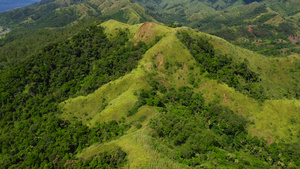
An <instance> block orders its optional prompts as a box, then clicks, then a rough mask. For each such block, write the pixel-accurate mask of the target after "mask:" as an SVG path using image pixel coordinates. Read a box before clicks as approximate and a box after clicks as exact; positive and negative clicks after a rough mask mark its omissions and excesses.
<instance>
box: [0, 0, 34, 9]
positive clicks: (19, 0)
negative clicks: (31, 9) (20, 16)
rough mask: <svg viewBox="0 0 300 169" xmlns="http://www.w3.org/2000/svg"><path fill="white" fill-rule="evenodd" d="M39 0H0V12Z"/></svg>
mask: <svg viewBox="0 0 300 169" xmlns="http://www.w3.org/2000/svg"><path fill="white" fill-rule="evenodd" d="M38 1H40V0H0V12H5V11H7V10H10V9H14V8H19V7H24V6H27V5H30V4H32V3H35V2H38Z"/></svg>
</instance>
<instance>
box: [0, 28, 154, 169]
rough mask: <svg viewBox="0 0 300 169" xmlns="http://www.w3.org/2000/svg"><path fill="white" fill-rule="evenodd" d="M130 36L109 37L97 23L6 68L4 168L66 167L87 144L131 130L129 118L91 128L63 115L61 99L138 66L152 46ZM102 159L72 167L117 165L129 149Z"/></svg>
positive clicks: (3, 78) (88, 90)
mask: <svg viewBox="0 0 300 169" xmlns="http://www.w3.org/2000/svg"><path fill="white" fill-rule="evenodd" d="M127 35H128V32H126V31H121V30H120V31H119V33H118V34H117V35H116V37H114V38H112V39H108V38H107V35H106V34H105V33H104V29H103V28H102V27H100V26H96V25H92V26H90V27H89V28H88V29H83V30H81V31H80V32H78V33H77V35H75V36H73V37H72V38H71V39H69V40H66V41H63V42H60V43H53V44H49V45H48V46H47V47H45V48H44V49H43V51H42V52H41V53H39V54H37V55H34V56H32V57H29V58H26V59H25V60H24V61H22V62H19V63H17V64H16V65H14V67H11V68H9V69H7V70H5V71H2V72H1V76H0V77H1V80H0V82H1V83H0V84H1V87H0V90H1V91H0V93H1V95H0V96H1V97H0V98H1V99H0V100H1V101H0V102H1V106H0V109H1V110H0V112H1V114H0V117H1V124H0V125H1V137H0V138H1V139H0V143H1V152H0V153H1V155H0V156H1V160H0V163H1V167H3V168H8V167H14V168H15V167H20V168H27V167H29V168H40V167H46V168H47V167H48V168H53V167H55V168H57V167H58V168H61V167H63V166H64V164H65V163H66V162H67V161H68V160H75V159H76V158H75V157H74V154H75V153H77V152H79V151H81V150H82V149H83V148H85V147H87V146H89V145H91V144H92V143H96V142H97V143H99V142H102V141H104V140H105V141H109V140H111V139H114V138H116V137H118V136H121V135H122V134H123V133H124V132H125V131H126V130H127V129H128V127H129V126H128V125H127V124H125V123H124V121H119V122H117V121H111V122H109V123H104V124H99V125H98V126H97V127H95V128H92V129H90V128H88V127H87V126H85V125H82V123H81V122H79V121H78V122H72V123H70V122H68V121H62V120H61V119H59V118H58V117H57V114H59V113H60V110H59V109H58V108H57V105H58V103H60V102H61V101H63V100H65V99H67V98H69V97H74V96H76V95H86V94H89V93H91V92H93V91H94V90H95V89H97V88H98V87H99V86H101V85H103V84H104V83H107V82H109V81H111V80H114V79H116V78H118V77H120V76H123V75H124V74H125V73H126V72H128V71H131V70H132V69H133V68H135V67H136V65H137V61H138V60H139V59H140V58H141V57H142V55H143V53H144V52H145V51H147V49H148V48H149V46H147V45H146V44H144V43H142V42H140V43H138V45H136V46H134V45H133V44H132V43H129V42H128V37H127ZM99 68H101V69H99ZM111 156H113V157H115V156H119V157H120V158H119V159H115V158H112V157H111ZM98 157H99V158H100V157H101V158H100V159H101V160H100V161H99V160H98V161H97V160H96V161H91V164H87V162H86V161H82V160H75V161H77V163H75V164H70V165H78V166H87V165H90V166H91V168H93V166H94V164H97V165H98V166H101V165H103V166H104V167H113V166H111V165H115V166H114V167H116V166H119V165H121V164H123V163H124V161H125V159H124V158H125V157H126V153H124V152H123V151H121V150H116V151H115V154H110V153H106V154H99V156H97V158H98ZM102 157H103V158H102ZM80 161H81V162H80ZM112 161H114V162H112ZM114 167H113V168H114Z"/></svg>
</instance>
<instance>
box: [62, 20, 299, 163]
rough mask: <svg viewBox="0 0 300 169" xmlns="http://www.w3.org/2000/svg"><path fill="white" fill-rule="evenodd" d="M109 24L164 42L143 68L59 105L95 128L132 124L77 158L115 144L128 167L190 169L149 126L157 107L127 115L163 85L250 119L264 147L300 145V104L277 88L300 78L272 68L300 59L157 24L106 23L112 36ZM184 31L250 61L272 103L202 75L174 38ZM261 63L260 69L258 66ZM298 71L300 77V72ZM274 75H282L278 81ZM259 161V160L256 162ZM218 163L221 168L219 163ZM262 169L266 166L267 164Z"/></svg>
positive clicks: (141, 63) (67, 117)
mask: <svg viewBox="0 0 300 169" xmlns="http://www.w3.org/2000/svg"><path fill="white" fill-rule="evenodd" d="M111 25H122V26H121V27H122V28H123V29H126V28H128V29H129V30H131V32H133V33H132V36H131V37H132V41H136V40H137V39H139V35H138V34H140V32H142V31H141V29H145V25H148V27H151V28H153V29H154V30H153V29H150V28H148V29H146V32H145V34H147V33H149V32H147V31H150V32H153V33H149V35H150V36H149V37H148V38H149V39H146V42H147V41H148V43H151V42H149V41H151V35H152V36H154V35H157V36H159V35H163V38H162V39H161V40H160V41H159V42H158V43H157V44H156V45H154V46H153V47H152V48H151V49H149V50H148V51H147V52H146V53H145V55H144V56H143V58H142V60H140V61H139V66H138V68H137V69H136V70H134V71H132V72H131V73H129V74H127V75H125V76H124V77H122V78H120V79H118V80H116V81H113V82H110V83H108V84H106V85H104V86H102V87H101V88H99V89H98V90H97V91H96V92H94V93H93V94H90V95H88V96H86V97H78V98H73V99H69V100H67V101H65V102H63V103H61V104H60V106H61V109H62V110H63V112H64V113H63V114H62V115H60V117H61V118H62V119H64V120H72V119H79V120H81V121H82V122H83V123H84V124H87V125H88V126H90V127H92V126H94V125H95V124H96V123H97V122H98V123H103V122H107V121H109V120H120V119H122V118H125V121H126V122H127V123H128V124H131V125H132V127H131V129H129V130H128V131H127V133H126V135H124V136H122V137H121V138H119V139H117V140H114V141H112V142H108V143H105V144H95V145H93V146H91V147H89V148H87V149H85V150H84V151H82V152H81V153H79V154H78V155H77V157H79V158H83V159H88V158H89V157H93V155H96V154H97V153H99V152H104V151H110V150H111V149H113V148H114V147H115V146H119V147H121V148H122V150H124V151H125V152H126V153H127V154H128V160H129V161H128V164H126V165H125V167H129V168H152V167H153V166H155V167H158V168H185V167H188V166H187V165H186V163H184V162H182V161H181V162H180V160H179V161H177V160H175V159H173V157H171V155H170V153H171V154H172V153H174V152H172V151H173V150H172V148H170V147H168V146H167V145H165V143H164V142H162V143H161V142H160V141H159V140H155V138H153V137H152V136H151V135H152V134H151V133H152V129H151V127H149V120H150V119H151V118H157V117H161V116H162V114H161V108H159V106H154V107H153V105H152V104H150V105H152V106H150V105H149V104H148V106H142V107H140V108H138V109H137V112H136V113H135V114H134V115H132V116H130V115H128V112H130V111H132V108H133V107H135V105H136V104H135V103H137V102H138V100H139V95H138V93H140V90H141V89H145V90H147V89H150V88H152V90H153V88H156V87H155V83H156V85H158V90H160V86H163V87H165V88H166V89H167V90H171V89H172V88H175V89H178V88H180V87H182V86H190V87H191V88H192V89H193V91H194V92H201V93H203V97H204V99H205V102H206V103H220V104H221V105H223V106H226V107H228V108H229V109H231V110H232V111H233V112H234V113H235V114H237V115H241V116H243V117H245V118H247V119H248V120H249V121H250V123H249V124H247V131H248V132H249V134H251V135H252V136H257V137H259V138H263V139H265V140H266V144H269V145H273V144H272V143H277V144H278V143H285V144H288V143H289V144H292V143H297V141H298V140H299V134H298V133H299V132H300V131H299V124H298V123H297V121H298V120H299V113H298V112H299V108H300V107H299V106H300V105H299V104H300V102H299V100H296V98H294V97H293V96H291V99H290V100H287V99H288V97H286V96H284V95H283V93H281V91H280V90H278V88H277V87H278V86H280V88H281V89H282V90H286V87H287V86H284V85H283V83H280V82H278V81H277V80H278V79H280V78H284V77H285V78H291V79H293V78H297V77H299V76H293V75H292V76H293V77H289V76H290V74H285V73H282V74H281V73H280V72H281V71H284V70H281V69H279V68H278V70H277V69H276V66H274V67H273V66H271V65H272V64H288V63H290V62H291V63H294V62H298V59H299V55H295V56H291V57H290V58H289V62H288V63H287V59H280V60H278V59H277V60H273V59H269V58H266V57H263V56H261V55H257V54H255V53H253V52H251V51H249V50H245V49H242V48H239V47H236V46H233V45H232V44H229V43H228V42H226V41H224V40H222V39H220V38H217V37H214V36H209V35H207V34H204V33H200V32H195V31H192V30H190V29H188V28H176V29H173V28H167V27H162V26H159V25H156V26H153V25H152V24H149V23H147V24H144V25H134V26H129V25H124V24H121V23H118V22H115V21H109V22H106V23H103V26H104V27H105V28H106V29H107V30H106V31H107V32H110V34H114V32H115V31H114V27H113V26H111ZM138 28H139V29H138ZM181 31H190V34H191V35H194V36H199V37H202V38H205V39H208V40H209V42H211V43H212V44H213V46H214V50H216V51H217V53H218V54H220V55H221V54H222V55H226V56H227V57H232V58H233V62H239V61H241V60H244V59H245V58H247V59H248V62H247V65H248V66H249V69H251V70H252V71H255V72H257V73H259V74H260V77H261V79H262V80H261V82H259V83H261V85H262V86H264V87H265V88H269V90H272V91H277V92H274V93H273V92H266V94H267V95H268V97H269V98H270V99H271V98H272V100H266V101H263V102H261V101H258V100H256V99H253V98H251V97H248V96H246V95H244V94H242V93H241V92H238V91H236V90H235V89H233V88H231V87H229V86H228V85H227V84H224V83H218V82H217V80H214V79H211V78H208V77H209V76H207V74H206V73H204V74H203V73H201V71H200V67H199V66H197V65H198V63H197V61H196V60H195V59H194V57H193V56H192V55H191V53H190V52H189V51H188V49H187V48H186V47H185V45H183V44H182V43H181V41H180V40H179V39H178V38H177V36H176V33H177V32H181ZM134 32H137V33H134ZM183 56H184V57H183ZM260 65H261V68H259V67H260ZM292 65H293V64H292ZM294 66H295V65H294ZM291 67H292V66H291ZM274 68H275V69H276V70H274V72H278V74H276V75H273V76H272V74H269V73H268V71H270V69H274ZM296 72H297V73H299V71H296ZM274 76H279V77H278V79H277V80H276V78H274ZM297 80H299V79H297ZM153 84H154V86H153ZM265 85H266V86H265ZM267 86H268V87H267ZM272 88H274V89H272ZM296 89H297V88H296ZM158 95H159V96H163V95H164V94H163V93H160V92H159V93H158ZM274 99H276V100H274ZM101 100H102V101H101ZM103 100H104V102H103ZM99 101H100V103H99ZM101 102H102V103H101ZM103 105H104V106H103ZM155 107H156V109H155ZM84 114H86V115H84ZM283 119H284V120H283ZM164 146H166V147H164ZM166 153H167V154H166ZM239 158H246V159H248V160H250V159H252V160H250V163H251V165H254V163H253V162H254V161H255V160H254V159H255V158H256V157H254V156H253V155H251V153H250V154H248V153H245V154H240V157H239ZM174 160H175V161H174ZM255 163H260V162H259V161H256V162H255ZM212 164H214V163H210V162H209V161H207V162H206V163H203V164H202V165H203V166H207V167H209V166H211V165H212ZM215 165H217V166H223V165H221V164H219V163H217V164H215ZM264 165H267V164H266V163H265V164H264ZM276 165H277V163H276ZM278 165H279V163H278ZM290 165H291V164H290ZM236 167H237V166H236Z"/></svg>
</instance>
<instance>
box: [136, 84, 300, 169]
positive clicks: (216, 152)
mask: <svg viewBox="0 0 300 169" xmlns="http://www.w3.org/2000/svg"><path fill="white" fill-rule="evenodd" d="M155 88H157V89H158V88H164V87H163V86H161V87H160V84H157V83H156V84H154V85H152V89H150V90H142V91H140V94H139V101H140V102H141V103H142V104H141V105H143V104H144V105H145V104H146V105H149V106H155V107H157V110H159V112H160V115H159V116H157V117H156V118H154V119H152V120H151V122H150V127H151V128H152V130H151V131H152V132H151V135H152V137H153V140H152V141H153V143H152V146H153V147H154V148H155V149H156V150H157V151H158V152H160V153H162V154H164V155H165V156H166V157H168V158H170V159H172V160H176V161H178V162H180V163H183V164H186V165H188V166H191V167H203V168H280V167H282V168H286V167H288V166H289V167H291V168H297V167H299V166H300V160H299V158H298V157H299V155H300V151H299V148H298V147H299V144H292V145H288V144H284V143H273V144H271V145H268V144H267V143H266V141H265V140H262V139H258V138H257V137H252V136H250V135H249V134H248V133H247V130H246V126H247V124H248V123H249V121H248V120H246V119H245V118H244V117H243V116H241V115H236V114H234V112H233V111H232V110H230V109H229V108H228V107H226V106H222V105H221V104H220V103H219V101H214V102H211V103H205V101H204V98H203V96H202V94H201V93H195V92H194V91H193V89H192V88H190V87H187V86H183V87H179V88H178V89H174V88H169V89H166V90H162V92H163V93H161V92H158V91H155ZM153 89H154V90H153Z"/></svg>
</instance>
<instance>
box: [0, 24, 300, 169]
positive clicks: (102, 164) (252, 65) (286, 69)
mask: <svg viewBox="0 0 300 169" xmlns="http://www.w3.org/2000/svg"><path fill="white" fill-rule="evenodd" d="M299 59H300V58H299V55H297V54H294V55H290V56H288V57H285V58H276V59H272V58H268V57H265V56H263V55H258V54H256V53H254V52H251V51H249V50H247V49H243V48H241V47H237V46H235V45H232V44H230V43H229V42H227V41H225V40H223V39H221V38H218V37H215V36H212V35H208V34H205V33H202V32H198V31H196V30H193V29H190V28H187V27H181V28H170V27H166V26H162V25H160V24H157V23H151V22H146V23H143V24H136V25H127V24H124V23H121V22H117V21H114V20H109V21H106V22H103V23H101V24H99V23H93V24H91V25H90V26H87V27H86V28H83V29H81V30H80V31H79V32H77V33H74V34H73V35H72V36H71V37H70V38H68V39H65V40H61V41H59V42H55V43H52V44H49V45H48V46H47V47H45V48H43V50H41V51H37V53H36V54H34V55H32V56H28V57H27V58H26V59H24V60H22V61H20V62H18V63H16V65H15V66H13V67H8V68H6V69H3V70H2V71H1V72H0V73H1V76H0V85H1V87H0V103H1V106H0V112H1V114H0V115H1V116H0V117H1V119H0V126H1V129H0V143H1V151H0V157H1V158H0V159H1V160H0V164H1V165H0V166H3V167H4V168H9V167H11V168H16V167H21V168H26V167H29V168H80V167H84V168H97V167H98V168H194V167H195V168H197V167H204V168H222V167H223V168H240V167H243V168H245V167H248V168H280V167H282V168H287V167H288V168H297V167H299V165H300V164H299V162H300V161H299V152H300V150H299V132H300V131H299V120H300V117H299V110H300V102H299V88H300V87H299V83H298V82H299V77H300V76H299V73H300V70H299V64H298V63H299Z"/></svg>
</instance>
